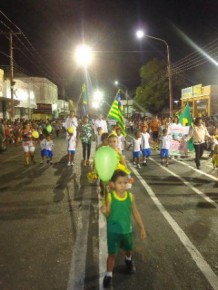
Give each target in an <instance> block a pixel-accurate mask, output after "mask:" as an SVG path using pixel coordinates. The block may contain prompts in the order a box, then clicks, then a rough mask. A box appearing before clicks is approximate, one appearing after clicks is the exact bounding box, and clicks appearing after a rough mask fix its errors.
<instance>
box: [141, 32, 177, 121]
mask: <svg viewBox="0 0 218 290" xmlns="http://www.w3.org/2000/svg"><path fill="white" fill-rule="evenodd" d="M136 37H137V38H139V39H142V38H143V37H148V38H151V39H154V40H158V41H161V42H163V43H164V44H165V45H166V48H167V72H168V79H169V111H170V116H171V114H172V106H173V92H172V78H171V64H170V49H169V45H168V43H167V42H166V41H165V40H164V39H161V38H158V37H154V36H151V35H147V34H145V33H144V31H143V30H138V31H137V32H136Z"/></svg>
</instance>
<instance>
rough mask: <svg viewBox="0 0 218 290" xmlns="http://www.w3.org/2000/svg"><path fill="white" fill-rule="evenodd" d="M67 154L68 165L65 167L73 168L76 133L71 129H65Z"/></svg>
mask: <svg viewBox="0 0 218 290" xmlns="http://www.w3.org/2000/svg"><path fill="white" fill-rule="evenodd" d="M67 133H68V134H67V153H68V163H67V166H73V165H74V163H73V161H74V155H75V153H76V147H77V143H78V142H77V138H76V131H75V129H74V128H73V127H70V128H68V129H67Z"/></svg>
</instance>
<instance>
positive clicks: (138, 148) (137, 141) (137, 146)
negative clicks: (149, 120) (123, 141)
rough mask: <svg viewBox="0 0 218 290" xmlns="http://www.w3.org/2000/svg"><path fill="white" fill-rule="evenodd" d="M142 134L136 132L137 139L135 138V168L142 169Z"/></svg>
mask: <svg viewBox="0 0 218 290" xmlns="http://www.w3.org/2000/svg"><path fill="white" fill-rule="evenodd" d="M141 142H142V139H141V133H140V132H139V131H137V132H135V138H133V166H134V167H138V168H141V166H140V164H139V158H140V152H141Z"/></svg>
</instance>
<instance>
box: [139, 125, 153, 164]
mask: <svg viewBox="0 0 218 290" xmlns="http://www.w3.org/2000/svg"><path fill="white" fill-rule="evenodd" d="M147 131H148V126H143V127H142V132H141V137H142V145H141V147H142V156H143V165H146V164H147V159H148V158H149V157H150V156H151V148H150V144H149V139H150V134H149V133H148V132H147Z"/></svg>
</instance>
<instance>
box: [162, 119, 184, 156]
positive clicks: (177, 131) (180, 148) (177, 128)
mask: <svg viewBox="0 0 218 290" xmlns="http://www.w3.org/2000/svg"><path fill="white" fill-rule="evenodd" d="M189 129H190V127H189V126H182V125H181V124H171V125H170V126H169V127H168V132H167V133H168V134H171V136H172V138H173V140H172V141H171V146H170V155H184V154H186V153H187V152H186V151H187V146H185V145H186V142H185V141H184V142H183V140H184V138H185V137H186V136H187V135H188V133H189Z"/></svg>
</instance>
